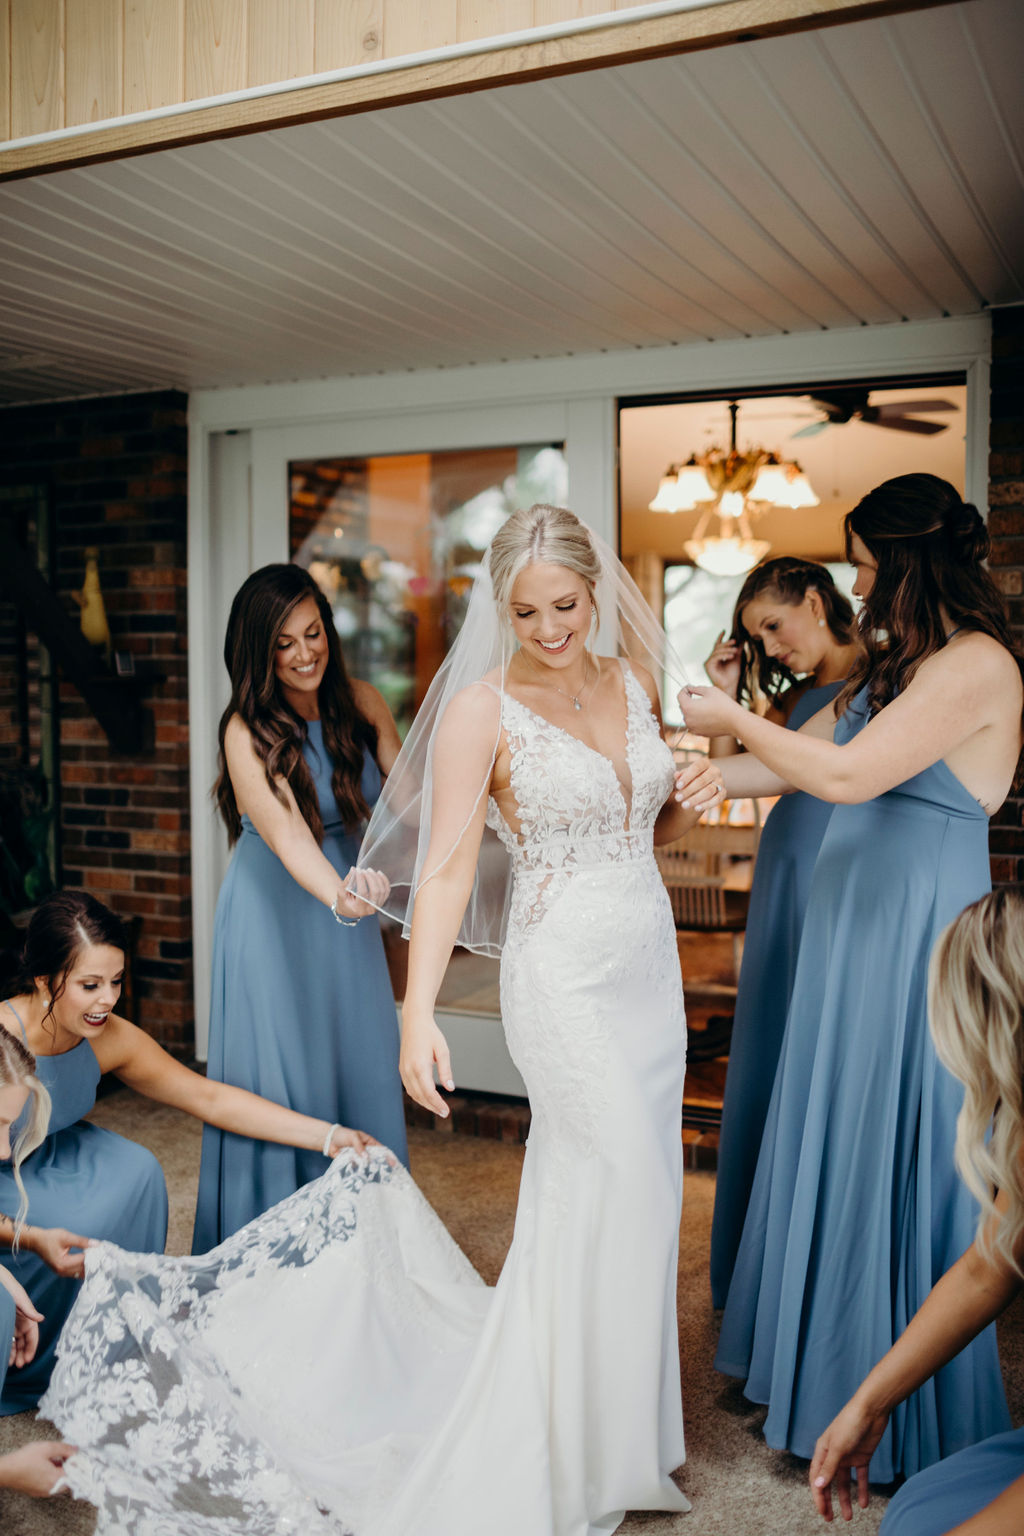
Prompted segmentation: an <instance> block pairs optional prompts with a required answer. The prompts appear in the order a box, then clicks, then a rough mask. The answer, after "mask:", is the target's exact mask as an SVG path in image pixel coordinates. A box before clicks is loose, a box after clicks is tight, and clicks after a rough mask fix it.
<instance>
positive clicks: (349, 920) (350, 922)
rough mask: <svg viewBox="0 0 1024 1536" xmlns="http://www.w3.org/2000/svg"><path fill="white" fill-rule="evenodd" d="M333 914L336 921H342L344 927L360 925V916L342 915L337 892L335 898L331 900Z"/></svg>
mask: <svg viewBox="0 0 1024 1536" xmlns="http://www.w3.org/2000/svg"><path fill="white" fill-rule="evenodd" d="M331 916H332V917H333V918H334V921H335V922H336V923H340V924H341V926H342V927H343V928H356V927H358V925H359V919H358V917H342V915H341V913H340V912H339V911H338V896H337V893H335V897H334V900H333V901H332V902H331Z"/></svg>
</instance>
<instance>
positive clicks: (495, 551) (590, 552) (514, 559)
mask: <svg viewBox="0 0 1024 1536" xmlns="http://www.w3.org/2000/svg"><path fill="white" fill-rule="evenodd" d="M528 565H564V566H565V568H566V570H568V571H572V572H573V573H574V574H575V575H577V576H579V577H581V578H582V579H583V581H584V582H585V583H586V587H587V591H588V592H589V593H590V600H591V602H594V589H595V587H596V586H597V582H598V578H599V577H600V575H601V561H600V559H599V558H598V554H597V550H596V549H595V548H594V545H593V541H592V540H591V537H590V533H589V530H588V529H587V528H586V527H584V525H583V524H582V523H581V522H580V520H579V518H578V517H577V516H576V514H575V512H570V511H569V510H568V508H567V507H549V506H547V505H546V504H545V503H544V502H537V503H536V505H535V506H532V507H530V508H529V510H528V511H524V510H520V511H519V512H513V513H512V516H511V517H510V518H509V519H508V522H506V523H503V524H502V526H501V527H500V528H499V529H498V531H497V533H496V534H495V535H494V538H493V539H492V540H491V554H490V571H491V585H492V587H493V588H494V601H495V603H496V604H497V607H498V612H499V613H500V614H501V616H502V618H503V619H507V617H508V613H509V607H510V605H511V602H512V588H513V587H514V586H515V581H516V577H517V576H518V575H519V573H520V571H524V570H525V569H526V567H527V566H528ZM594 606H595V608H596V606H597V605H596V603H595V604H594ZM598 617H600V615H599V616H598Z"/></svg>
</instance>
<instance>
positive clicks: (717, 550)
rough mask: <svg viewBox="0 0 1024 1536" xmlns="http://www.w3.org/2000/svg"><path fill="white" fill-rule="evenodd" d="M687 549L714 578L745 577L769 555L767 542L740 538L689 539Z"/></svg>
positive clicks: (696, 561) (769, 546)
mask: <svg viewBox="0 0 1024 1536" xmlns="http://www.w3.org/2000/svg"><path fill="white" fill-rule="evenodd" d="M683 547H684V549H685V550H686V553H687V554H688V555H689V557H690V559H691V560H692V561H693V563H694V565H699V566H700V568H701V570H702V571H708V572H709V573H710V574H711V575H712V576H745V575H746V573H747V571H751V570H753V568H754V566H755V565H756V564H757V562H758V561H759V560H760V559H761V558H762V557H763V556H764V555H766V554H767V553H768V551H769V549H770V548H771V545H770V544H769V543H768V541H767V539H744V538H738V537H735V536H734V537H728V536H726V537H724V538H703V539H687V541H686V543H685V544H684V546H683Z"/></svg>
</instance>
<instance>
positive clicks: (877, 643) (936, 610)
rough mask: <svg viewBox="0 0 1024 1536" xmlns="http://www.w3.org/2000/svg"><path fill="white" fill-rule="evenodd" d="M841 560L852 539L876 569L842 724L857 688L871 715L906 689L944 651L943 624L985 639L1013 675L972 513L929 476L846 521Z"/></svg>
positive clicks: (841, 700) (840, 706)
mask: <svg viewBox="0 0 1024 1536" xmlns="http://www.w3.org/2000/svg"><path fill="white" fill-rule="evenodd" d="M845 528H846V555H847V559H851V558H852V551H851V541H852V539H853V535H854V534H856V535H857V537H858V538H859V539H860V540H861V542H862V544H864V545H865V546H866V548H867V549H868V550H870V552H871V554H872V555H873V556H874V557H875V560H876V561H877V562H878V570H877V571H876V573H875V580H874V585H873V586H872V588H871V592H870V593H869V595H868V596H867V597H866V598H865V599H864V602H863V605H862V607H861V610H860V637H861V642H862V644H863V647H864V650H863V654H862V655H861V656H860V657H858V659H857V660H856V661H855V662H854V665H853V669H852V671H851V673H850V676H849V679H848V680H847V683H846V686H845V687H844V688H843V690H842V692H841V693H840V694H839V697H838V698H837V699H836V714H837V715H839V714H842V712H843V710H844V709H845V708H846V707H847V705H848V704H849V703H850V700H851V699H852V698H853V697H854V695H855V694H856V693H857V692H858V691H859V689H861V688H862V687H863V686H864V684H865V683H867V688H868V708H869V712H870V713H871V714H872V715H874V714H877V713H878V711H879V710H880V709H884V707H885V705H886V704H889V703H891V701H892V700H893V699H894V698H895V696H896V694H897V693H899V692H901V691H902V690H903V689H905V688H906V687H907V686H908V684H909V683H910V682H911V680H912V679H913V677H914V675H915V673H916V672H917V669H918V667H919V666H920V665H921V663H922V662H923V661H925V660H926V659H927V658H928V657H929V656H932V655H934V653H935V652H936V651H939V650H941V649H942V647H943V646H944V645H945V643H946V630H945V621H944V618H943V614H942V611H941V610H942V609H945V613H946V615H948V619H949V622H950V623H951V624H953V625H955V626H956V627H958V628H961V629H975V630H978V631H979V632H980V633H981V634H984V635H991V636H992V638H993V640H998V641H999V644H1000V645H1003V646H1005V647H1006V649H1007V650H1008V651H1009V652H1010V654H1011V656H1013V658H1014V660H1015V661H1016V662H1017V665H1018V667H1020V669H1021V675H1022V677H1024V660H1022V658H1021V654H1020V652H1019V650H1018V648H1017V646H1016V645H1015V643H1014V640H1013V636H1012V634H1011V633H1010V626H1009V620H1008V618H1007V613H1006V605H1005V603H1004V602H1003V597H1002V593H1001V592H1000V591H999V588H998V587H997V586H996V584H995V582H994V581H993V580H992V577H991V576H990V575H989V573H988V571H987V570H986V569H985V567H984V565H983V564H982V561H983V560H984V559H985V558H986V556H987V555H988V552H989V537H988V529H987V528H986V527H985V524H984V522H983V521H982V518H981V516H980V514H979V512H978V510H977V508H976V507H973V506H972V505H971V504H970V502H966V501H964V500H963V499H962V498H961V496H960V493H959V491H957V489H956V487H955V486H952V485H950V484H949V482H948V481H946V480H940V479H939V477H938V476H937V475H897V477H896V478H895V479H894V480H886V481H885V482H884V483H883V484H882V485H879V486H876V488H875V489H874V490H873V491H869V492H868V494H867V495H866V496H865V497H864V499H863V500H862V501H860V502H859V503H858V504H857V506H855V507H854V509H853V511H852V512H848V513H847V515H846V521H845Z"/></svg>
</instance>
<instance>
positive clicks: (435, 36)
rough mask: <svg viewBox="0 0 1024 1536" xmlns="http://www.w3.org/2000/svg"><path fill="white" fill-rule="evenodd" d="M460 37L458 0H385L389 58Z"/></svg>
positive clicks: (421, 50)
mask: <svg viewBox="0 0 1024 1536" xmlns="http://www.w3.org/2000/svg"><path fill="white" fill-rule="evenodd" d="M458 40H459V5H458V0H384V55H385V57H386V58H389V59H397V58H401V57H402V55H403V54H406V53H423V52H425V51H426V50H427V49H428V48H446V47H449V46H450V45H451V44H452V43H456V42H458Z"/></svg>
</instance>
